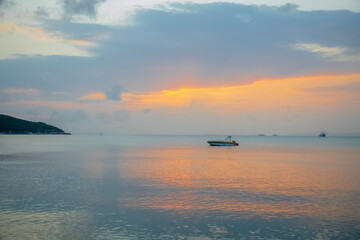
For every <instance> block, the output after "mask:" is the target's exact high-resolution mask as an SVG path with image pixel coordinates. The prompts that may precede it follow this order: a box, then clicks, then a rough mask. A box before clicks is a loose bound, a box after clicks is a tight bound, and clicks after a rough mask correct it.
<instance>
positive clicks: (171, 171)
mask: <svg viewBox="0 0 360 240" xmlns="http://www.w3.org/2000/svg"><path fill="white" fill-rule="evenodd" d="M214 138H215V139H218V137H215V136H5V135H0V183H1V184H0V239H2V240H3V239H359V238H360V138H340V137H326V138H318V137H234V138H235V139H236V140H237V141H239V143H240V146H239V147H209V146H207V144H206V140H209V139H214Z"/></svg>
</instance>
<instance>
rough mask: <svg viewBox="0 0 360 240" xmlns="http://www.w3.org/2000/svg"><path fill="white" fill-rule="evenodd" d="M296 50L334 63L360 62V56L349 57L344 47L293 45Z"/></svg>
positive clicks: (309, 44)
mask: <svg viewBox="0 0 360 240" xmlns="http://www.w3.org/2000/svg"><path fill="white" fill-rule="evenodd" d="M291 46H292V47H293V48H294V49H296V50H300V51H306V52H311V53H317V54H320V55H321V56H322V57H324V58H329V59H331V60H334V61H339V62H347V61H360V55H358V56H356V55H349V54H347V53H348V52H349V50H348V49H347V48H344V47H339V46H337V47H326V46H323V45H320V44H317V43H296V44H292V45H291Z"/></svg>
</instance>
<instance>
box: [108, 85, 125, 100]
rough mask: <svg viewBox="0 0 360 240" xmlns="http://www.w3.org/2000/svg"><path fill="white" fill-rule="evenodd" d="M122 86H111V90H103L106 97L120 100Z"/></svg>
mask: <svg viewBox="0 0 360 240" xmlns="http://www.w3.org/2000/svg"><path fill="white" fill-rule="evenodd" d="M121 94H122V88H121V87H119V86H115V87H113V88H112V89H111V90H108V91H106V92H105V95H106V98H107V99H109V100H114V101H121Z"/></svg>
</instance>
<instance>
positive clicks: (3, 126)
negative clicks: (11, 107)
mask: <svg viewBox="0 0 360 240" xmlns="http://www.w3.org/2000/svg"><path fill="white" fill-rule="evenodd" d="M0 133H2V134H31V133H33V134H67V133H65V132H64V131H63V130H62V129H60V128H57V127H54V126H51V125H48V124H46V123H43V122H32V121H27V120H22V119H19V118H14V117H11V116H8V115H3V114H0Z"/></svg>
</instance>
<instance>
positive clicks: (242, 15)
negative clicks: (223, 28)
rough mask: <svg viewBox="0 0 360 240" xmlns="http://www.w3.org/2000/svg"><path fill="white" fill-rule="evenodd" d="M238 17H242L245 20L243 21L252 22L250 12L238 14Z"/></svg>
mask: <svg viewBox="0 0 360 240" xmlns="http://www.w3.org/2000/svg"><path fill="white" fill-rule="evenodd" d="M236 18H237V19H240V20H241V21H243V22H246V23H248V22H251V20H252V17H251V16H250V15H249V14H246V13H245V14H240V13H239V14H236Z"/></svg>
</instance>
